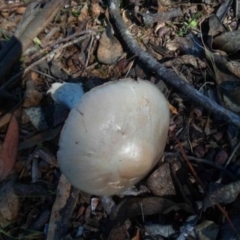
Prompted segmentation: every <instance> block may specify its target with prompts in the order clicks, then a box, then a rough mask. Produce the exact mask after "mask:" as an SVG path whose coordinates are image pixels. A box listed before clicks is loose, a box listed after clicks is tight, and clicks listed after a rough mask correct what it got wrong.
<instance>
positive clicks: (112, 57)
mask: <svg viewBox="0 0 240 240" xmlns="http://www.w3.org/2000/svg"><path fill="white" fill-rule="evenodd" d="M122 54H123V49H122V45H121V44H120V42H119V41H118V40H117V39H116V38H115V37H114V36H113V34H112V26H111V24H110V23H108V25H107V27H106V29H105V31H104V32H103V33H102V35H101V38H100V40H99V46H98V50H97V58H98V60H99V62H101V63H104V64H109V65H111V64H115V63H116V62H117V61H118V59H119V58H120V57H121V56H122Z"/></svg>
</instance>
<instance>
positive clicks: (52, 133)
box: [19, 126, 62, 150]
mask: <svg viewBox="0 0 240 240" xmlns="http://www.w3.org/2000/svg"><path fill="white" fill-rule="evenodd" d="M61 129H62V126H60V127H57V128H54V129H49V130H47V131H45V132H41V133H39V134H37V135H35V136H33V137H31V138H29V139H27V140H25V141H24V142H21V143H20V146H19V150H23V149H27V148H31V147H33V146H36V145H38V144H40V143H42V142H44V141H49V140H51V139H53V138H55V137H56V136H57V135H58V134H59V133H60V131H61Z"/></svg>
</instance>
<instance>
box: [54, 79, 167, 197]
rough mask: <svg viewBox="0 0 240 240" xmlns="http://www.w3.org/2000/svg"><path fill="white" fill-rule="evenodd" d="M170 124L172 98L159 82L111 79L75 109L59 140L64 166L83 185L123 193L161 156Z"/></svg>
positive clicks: (75, 182) (92, 189)
mask: <svg viewBox="0 0 240 240" xmlns="http://www.w3.org/2000/svg"><path fill="white" fill-rule="evenodd" d="M168 127H169V108H168V102H167V100H166V99H165V97H164V95H163V94H162V93H161V92H160V91H159V90H158V88H157V87H156V86H155V85H154V84H152V83H151V82H149V81H145V80H138V81H134V80H133V79H130V78H128V79H122V80H119V81H113V82H108V83H105V84H103V85H101V86H98V87H95V88H93V89H92V90H91V91H89V92H87V93H86V94H85V95H83V97H82V98H81V100H80V102H79V103H78V104H77V105H76V107H75V108H73V109H72V110H71V112H70V114H69V116H68V118H67V120H66V122H65V125H64V127H63V130H62V132H61V136H60V141H59V151H58V154H57V156H58V161H59V166H60V169H61V171H62V173H63V174H64V175H65V176H66V177H67V179H68V180H69V182H70V183H71V184H72V185H73V186H75V187H76V188H78V189H80V190H82V191H85V192H87V193H90V194H95V195H100V196H109V195H113V194H116V193H120V192H122V191H124V190H126V189H127V188H129V187H131V186H133V185H134V184H135V183H137V182H138V181H139V180H141V179H142V178H143V177H145V176H146V175H147V174H148V173H149V171H150V170H151V169H152V168H153V167H154V166H155V164H156V163H157V162H158V161H159V159H160V157H161V156H162V154H163V151H164V148H165V145H166V140H167V134H168Z"/></svg>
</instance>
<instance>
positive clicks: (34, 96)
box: [23, 80, 43, 108]
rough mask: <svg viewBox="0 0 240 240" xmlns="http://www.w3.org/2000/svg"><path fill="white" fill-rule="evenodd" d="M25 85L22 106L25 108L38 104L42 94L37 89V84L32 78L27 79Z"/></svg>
mask: <svg viewBox="0 0 240 240" xmlns="http://www.w3.org/2000/svg"><path fill="white" fill-rule="evenodd" d="M26 87H27V89H26V91H25V94H24V98H25V99H24V103H23V106H24V107H26V108H30V107H36V106H39V104H40V101H41V100H42V97H43V94H42V93H40V92H39V91H38V90H37V86H36V84H35V83H34V82H33V81H32V80H29V81H27V83H26Z"/></svg>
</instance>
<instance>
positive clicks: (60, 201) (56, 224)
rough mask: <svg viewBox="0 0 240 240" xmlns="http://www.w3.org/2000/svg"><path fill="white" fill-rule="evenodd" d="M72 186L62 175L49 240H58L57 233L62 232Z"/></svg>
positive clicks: (53, 210) (52, 214) (48, 234)
mask: <svg viewBox="0 0 240 240" xmlns="http://www.w3.org/2000/svg"><path fill="white" fill-rule="evenodd" d="M70 191H71V184H70V183H69V182H68V181H67V179H66V177H65V176H64V175H61V177H60V179H59V183H58V188H57V196H56V199H55V202H54V204H53V207H52V212H51V217H50V221H49V227H48V233H47V240H57V239H59V238H56V236H57V234H58V233H57V231H60V230H61V221H62V214H61V210H63V208H64V206H65V205H66V203H67V200H68V198H69V196H70Z"/></svg>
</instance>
